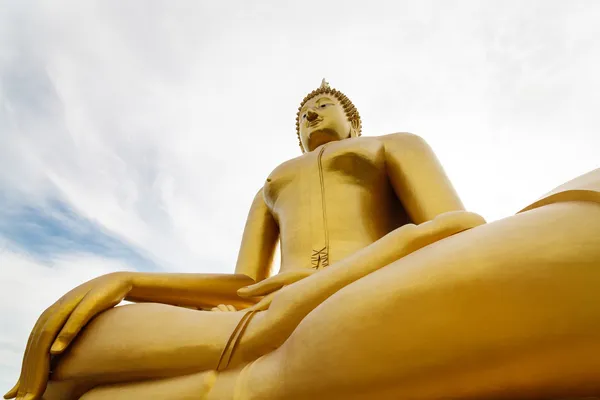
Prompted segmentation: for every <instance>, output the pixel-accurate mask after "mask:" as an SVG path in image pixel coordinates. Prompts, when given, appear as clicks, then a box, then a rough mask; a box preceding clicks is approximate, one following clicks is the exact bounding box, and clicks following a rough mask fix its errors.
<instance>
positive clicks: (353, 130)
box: [350, 121, 360, 138]
mask: <svg viewBox="0 0 600 400" xmlns="http://www.w3.org/2000/svg"><path fill="white" fill-rule="evenodd" d="M358 125H359V123H357V121H350V137H351V138H355V137H358V136H360V135H359V133H358V132H359V130H358V129H359V127H358Z"/></svg>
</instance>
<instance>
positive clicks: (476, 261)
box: [59, 203, 600, 379]
mask: <svg viewBox="0 0 600 400" xmlns="http://www.w3.org/2000/svg"><path fill="white" fill-rule="evenodd" d="M594 234H595V235H596V236H594ZM598 237H600V205H598V204H591V203H581V204H579V203H568V204H556V205H550V206H545V207H542V208H540V209H536V210H532V211H529V212H527V213H523V214H520V215H517V216H513V217H510V218H507V219H505V220H501V221H496V222H493V223H490V224H488V225H485V226H482V227H479V228H476V229H473V230H471V231H468V232H465V233H462V234H459V235H456V236H454V237H451V238H448V239H445V240H443V241H441V242H439V243H436V244H433V245H431V246H428V247H427V248H424V249H422V250H420V251H418V252H416V253H414V254H412V255H409V256H407V257H405V258H404V259H402V260H399V261H397V262H395V263H393V264H391V265H389V266H388V267H385V268H383V269H382V270H380V271H377V272H376V273H373V274H371V275H369V276H367V277H365V278H363V279H361V280H359V281H357V282H355V283H353V284H351V285H349V286H348V287H346V288H344V289H342V290H341V291H340V292H338V293H337V294H336V295H334V296H332V297H331V298H329V299H328V300H327V301H326V302H325V303H324V304H322V305H321V306H320V307H318V308H317V309H316V310H314V311H313V312H312V313H311V314H309V316H308V317H307V318H305V319H304V321H303V322H302V323H301V324H300V326H299V327H298V328H297V329H296V331H295V332H294V333H293V335H292V337H291V338H290V339H289V340H288V341H287V342H286V343H285V344H284V347H285V351H276V352H275V353H276V354H273V355H272V357H270V356H267V358H270V359H273V360H275V361H276V362H282V361H281V360H279V361H277V359H278V358H281V354H282V353H285V354H287V356H286V360H285V362H286V363H287V364H286V365H287V368H288V369H289V368H292V369H293V368H298V369H299V373H302V370H303V369H305V368H308V369H309V370H310V371H308V372H310V373H314V365H311V364H314V363H313V362H311V360H312V361H314V359H313V358H311V357H314V354H319V353H321V354H328V357H327V358H325V359H319V361H320V365H321V368H326V366H327V367H329V369H330V370H328V371H327V372H328V374H330V375H332V374H333V375H335V374H336V371H338V372H339V373H341V374H343V376H341V377H340V378H342V379H348V376H347V371H346V369H345V368H341V369H340V368H337V367H336V365H337V366H339V362H340V361H342V360H344V359H345V356H344V354H353V357H354V358H355V359H359V360H365V359H368V358H372V359H377V360H378V364H377V365H379V368H371V369H370V370H371V371H373V372H375V371H379V372H378V373H380V374H383V375H385V371H388V370H389V367H390V365H388V363H387V362H380V361H381V360H384V361H385V360H388V362H396V361H394V359H395V358H397V357H398V356H402V358H404V359H417V358H418V357H419V354H416V353H412V352H411V349H410V348H404V349H401V348H400V349H399V348H395V352H396V354H395V356H393V357H390V354H388V353H389V348H388V347H386V346H383V347H379V348H377V347H373V346H372V344H373V336H372V335H370V333H369V332H375V331H376V332H377V335H376V336H377V337H378V339H377V343H380V344H381V343H383V344H385V343H386V342H387V343H390V342H393V343H398V341H399V339H400V338H399V336H398V335H399V333H401V332H403V331H407V332H410V335H409V336H410V337H408V336H407V337H405V338H403V339H401V340H405V341H406V342H405V343H406V344H408V343H410V344H411V346H410V347H412V348H414V349H415V350H418V349H419V346H415V341H416V342H420V343H423V344H427V346H428V347H429V350H430V351H431V352H433V351H436V350H435V349H436V348H437V347H436V346H432V343H436V340H437V341H439V340H440V339H443V341H446V343H445V345H444V346H438V347H439V349H437V351H438V354H443V353H444V351H447V349H448V347H449V346H448V343H447V342H448V340H449V338H452V340H454V339H456V337H458V336H456V335H458V334H459V333H460V332H453V333H449V334H448V332H446V333H447V334H446V335H440V332H443V331H444V324H442V322H444V318H446V319H447V318H448V316H444V315H441V314H440V313H439V312H436V310H435V308H436V307H437V308H438V311H439V307H440V306H442V307H443V306H444V304H441V303H440V301H441V300H443V299H444V295H446V294H448V290H450V291H452V290H456V288H457V286H456V285H459V284H460V283H461V282H463V283H464V282H468V281H469V279H470V278H469V276H470V275H469V271H475V272H476V271H477V270H481V268H489V269H493V268H498V267H509V268H512V267H515V266H518V267H519V268H523V267H526V266H530V267H539V268H543V267H544V265H543V263H544V261H545V260H546V261H547V260H548V255H546V256H543V254H542V253H540V250H545V251H546V252H549V253H551V255H552V257H551V258H552V260H553V262H554V263H555V264H556V263H558V264H560V260H563V261H564V263H565V265H567V264H568V265H571V266H573V265H575V266H576V264H577V262H576V259H577V258H578V257H579V259H580V260H583V261H585V258H586V257H592V256H590V255H586V252H585V251H583V252H582V249H584V248H585V249H584V250H586V251H591V252H594V251H596V253H595V254H594V255H593V257H596V259H598V257H600V254H598V250H597V249H599V248H600V246H598V239H597V238H598ZM594 238H596V239H594ZM594 240H595V242H594ZM582 245H583V247H582ZM588 245H590V246H588ZM575 246H577V250H576V251H574V248H575ZM507 248H508V249H512V250H513V251H510V250H508V251H507V250H506V249H507ZM582 257H583V258H582ZM574 260H575V261H574ZM436 265H437V266H442V268H440V267H437V269H435V270H431V271H429V275H428V273H424V271H423V268H435V266H436ZM465 267H466V268H465ZM513 270H515V269H514V268H513ZM461 271H462V275H461ZM504 272H506V271H504ZM431 274H434V275H431ZM434 276H435V277H436V278H435V279H432V277H434ZM452 276H454V278H452V279H450V280H449V281H448V282H450V283H449V286H447V287H443V286H442V288H441V289H440V290H439V293H437V294H434V295H433V296H430V298H429V299H428V300H427V301H424V302H422V303H421V304H415V303H414V302H412V303H408V304H407V303H406V301H405V300H410V296H412V295H414V294H415V293H416V292H415V291H419V290H427V288H428V285H429V284H431V283H433V284H435V283H436V282H439V280H440V279H447V278H448V277H452ZM503 276H504V278H503ZM511 276H512V278H515V277H517V278H518V274H516V275H511V274H508V275H502V274H499V275H497V276H495V279H496V280H498V279H499V280H500V281H503V280H504V281H506V279H507V278H510V277H511ZM512 278H511V279H512ZM509 281H510V279H509ZM511 282H512V283H513V284H514V283H515V282H516V281H511ZM496 283H497V282H496ZM521 283H522V284H523V287H522V288H525V287H526V285H527V284H528V283H531V282H521ZM478 285H479V289H478V290H476V291H474V292H472V293H470V294H469V296H474V297H471V298H468V299H463V301H467V302H466V303H465V304H462V305H461V306H469V302H471V304H470V305H471V306H473V305H474V304H477V303H486V302H491V303H492V304H495V303H494V295H498V293H495V292H494V286H495V285H494V282H486V281H483V282H479V283H478ZM516 286H517V287H518V286H519V285H518V284H517V285H516ZM500 287H501V288H502V287H503V286H502V285H500ZM513 289H514V287H513ZM433 305H435V307H433ZM454 306H457V305H454ZM127 307H128V308H127ZM127 307H123V308H122V310H113V311H110V312H107V313H105V314H104V315H101V316H100V317H98V318H97V319H96V320H95V321H94V322H93V324H91V326H90V327H88V328H87V329H86V332H85V333H84V335H82V336H81V337H80V338H78V340H77V342H76V343H75V344H74V349H75V351H73V352H71V354H72V355H71V356H70V357H71V359H69V358H68V357H67V358H66V359H65V360H63V363H62V365H61V368H60V369H59V371H60V370H62V371H61V373H60V375H62V378H68V377H69V376H70V377H77V376H81V375H86V374H89V373H93V371H90V368H96V369H103V368H104V369H110V368H114V366H113V365H112V363H115V357H116V356H118V353H116V352H115V349H116V347H115V346H114V343H119V346H120V348H124V347H125V346H126V345H127V343H124V340H123V339H125V341H127V340H130V341H131V343H130V347H129V348H128V352H127V354H128V357H126V358H129V359H131V358H132V357H131V355H132V352H134V353H135V352H136V351H138V352H140V353H141V352H143V353H144V355H145V357H147V359H148V360H149V361H151V358H152V357H153V354H154V353H153V352H154V351H156V353H157V354H158V353H161V352H164V350H165V348H168V347H169V346H173V349H182V348H185V349H186V351H187V352H188V356H187V357H183V359H178V358H177V357H172V359H173V360H174V362H175V360H176V364H177V365H176V366H174V367H177V368H179V367H181V363H183V364H185V365H187V366H189V367H190V368H194V369H195V370H196V371H198V370H201V369H211V368H214V363H215V362H216V359H217V358H218V356H219V354H220V351H221V349H222V346H223V345H224V341H225V340H226V339H227V338H228V337H229V335H230V334H231V332H232V330H233V329H234V327H235V325H236V324H237V321H238V320H239V318H240V313H208V312H197V311H192V310H185V309H180V308H176V307H170V306H162V305H151V304H142V305H132V306H127ZM507 307H508V309H510V306H507ZM450 309H452V306H450ZM157 312H159V314H160V315H162V316H163V317H166V318H167V319H169V321H170V325H169V327H170V330H165V329H164V325H165V322H164V320H162V322H161V323H160V324H159V325H162V329H161V327H159V325H157V324H156V321H160V318H158V319H157V318H156V316H157V315H156V313H157ZM479 312H481V313H483V314H481V313H480V314H477V313H475V314H477V315H475V316H471V318H484V320H485V310H479ZM428 313H429V314H430V315H428ZM208 315H210V317H207V316H208ZM361 316H362V317H361ZM398 316H402V320H401V321H400V320H399V319H398ZM424 316H427V318H425V317H424ZM454 318H455V321H454V322H456V321H460V318H461V316H460V315H455V316H454ZM209 319H210V321H209ZM446 322H451V321H446ZM399 323H401V324H403V325H402V326H403V328H401V329H399V326H398V324H399ZM440 324H441V325H440ZM207 325H210V328H209V329H208V331H207V330H206V326H207ZM406 326H410V329H406V328H405V327H406ZM456 326H457V327H460V323H456ZM332 327H333V328H334V329H331V328H332ZM132 329H133V333H136V334H132ZM172 331H179V332H181V334H177V335H172V334H169V333H168V332H172ZM90 332H91V333H90ZM124 332H127V333H128V335H125V338H124V337H123V335H122V334H123V333H124ZM348 332H352V333H353V334H348ZM432 332H434V333H435V332H437V333H436V334H435V335H431V333H432ZM428 334H429V335H428ZM340 335H341V336H340ZM453 335H454V336H453ZM340 339H341V340H340ZM401 340H400V341H401ZM156 341H160V343H161V346H159V347H158V348H157V347H156ZM307 342H310V344H311V345H310V346H308V347H307V346H306V343H307ZM190 346H192V347H191V348H194V346H195V348H196V349H197V350H198V352H197V353H195V354H193V357H189V355H190V354H189V349H190ZM347 346H352V348H353V349H355V350H358V351H354V352H352V353H349V352H348V351H347ZM400 347H401V346H400ZM450 347H451V346H450ZM111 349H112V350H111ZM460 349H461V347H460V346H458V347H457V348H456V349H455V350H456V351H460ZM173 351H174V350H173ZM382 351H383V352H385V353H386V354H381V352H382ZM192 353H193V352H192ZM73 354H74V355H75V356H73ZM290 354H293V355H294V356H290ZM299 354H300V356H299ZM311 354H312V355H313V356H311ZM77 357H80V358H79V359H78V358H77ZM290 357H291V358H290ZM340 357H341V358H340ZM117 358H119V357H117ZM133 358H135V357H133ZM99 360H100V361H102V362H99ZM330 360H331V361H333V362H334V364H335V365H328V364H329V363H330ZM334 360H335V361H334ZM90 361H92V362H91V363H90ZM121 361H122V360H121V359H120V358H119V362H120V364H119V365H120V367H119V368H120V369H126V368H127V365H126V363H125V364H123V363H122V362H121ZM345 362H346V363H347V364H348V365H350V364H351V361H348V360H345ZM204 363H205V365H202V364H204ZM84 364H86V365H87V367H86V366H84ZM150 364H151V362H150ZM408 364H410V363H408ZM90 365H93V367H90ZM371 367H372V365H371ZM408 367H409V366H407V368H408ZM142 372H144V371H142ZM60 375H59V376H60ZM367 375H369V374H367ZM146 376H147V375H146ZM364 376H365V375H364V374H363V378H364ZM357 379H358V378H357Z"/></svg>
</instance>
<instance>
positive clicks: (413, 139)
mask: <svg viewBox="0 0 600 400" xmlns="http://www.w3.org/2000/svg"><path fill="white" fill-rule="evenodd" d="M381 139H382V140H383V143H384V146H385V155H386V168H387V173H388V176H389V179H390V182H391V184H392V186H393V188H394V191H395V192H396V195H397V196H398V198H399V199H400V201H401V202H402V204H403V206H404V208H405V209H406V211H407V213H408V215H409V216H410V218H411V220H412V222H414V223H415V224H420V223H422V222H425V221H430V220H432V219H433V218H434V217H435V216H437V215H440V214H442V213H444V212H447V211H457V210H464V206H463V204H462V202H461V201H460V198H459V197H458V195H457V193H456V191H455V190H454V187H453V186H452V183H450V180H449V179H448V177H447V176H446V173H445V172H444V169H443V168H442V166H441V165H440V163H439V161H438V159H437V157H436V156H435V154H434V153H433V151H432V150H431V147H429V145H428V144H427V143H426V142H425V141H424V140H423V139H422V138H420V137H419V136H416V135H413V134H410V133H396V134H392V135H387V136H382V137H381Z"/></svg>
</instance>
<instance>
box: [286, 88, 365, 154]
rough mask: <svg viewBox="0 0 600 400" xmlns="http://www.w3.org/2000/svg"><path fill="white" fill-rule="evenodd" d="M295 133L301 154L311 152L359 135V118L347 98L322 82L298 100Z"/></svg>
mask: <svg viewBox="0 0 600 400" xmlns="http://www.w3.org/2000/svg"><path fill="white" fill-rule="evenodd" d="M296 133H297V134H298V139H299V141H300V148H301V149H302V152H303V153H304V152H308V151H313V150H314V149H316V148H317V147H319V146H320V145H322V144H325V143H328V142H332V141H336V140H343V139H347V138H350V137H357V136H360V133H361V122H360V116H359V115H358V110H357V109H356V107H354V104H352V102H351V101H350V99H348V97H346V95H345V94H343V93H342V92H340V91H338V90H336V89H332V88H331V87H329V84H328V83H327V82H326V81H325V79H323V82H322V83H321V87H319V88H318V89H315V90H313V91H312V92H310V93H309V94H308V95H307V96H306V97H305V98H304V100H302V103H301V104H300V108H298V114H297V115H296Z"/></svg>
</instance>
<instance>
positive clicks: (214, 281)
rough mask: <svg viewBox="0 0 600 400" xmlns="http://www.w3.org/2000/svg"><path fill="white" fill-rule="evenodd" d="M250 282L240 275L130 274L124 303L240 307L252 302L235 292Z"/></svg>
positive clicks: (250, 282)
mask: <svg viewBox="0 0 600 400" xmlns="http://www.w3.org/2000/svg"><path fill="white" fill-rule="evenodd" d="M253 283H254V280H252V279H251V278H249V277H247V276H246V275H242V274H234V275H231V274H173V273H137V274H133V275H132V289H131V291H130V292H129V294H128V295H127V297H126V298H125V300H128V301H134V302H153V303H163V304H173V305H179V306H188V307H198V308H209V307H214V306H216V305H219V304H231V305H233V306H236V307H241V308H243V307H247V306H249V305H252V304H253V303H254V302H253V301H252V300H247V299H242V298H241V297H239V296H238V295H237V293H236V291H237V290H238V289H239V288H241V287H244V286H247V285H251V284H253Z"/></svg>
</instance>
